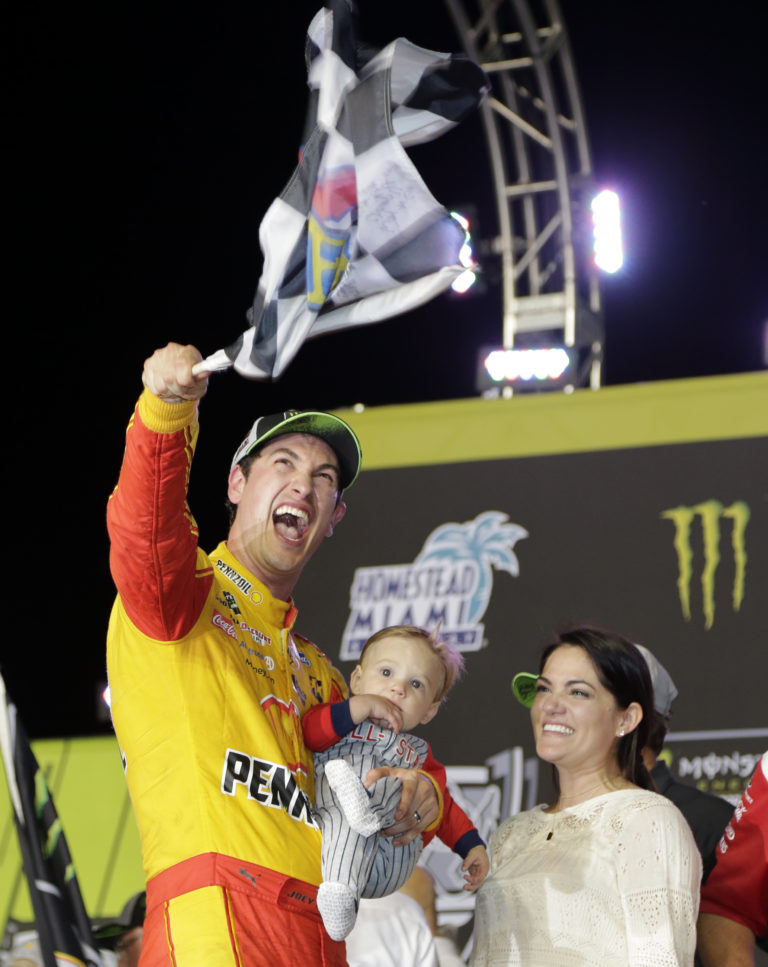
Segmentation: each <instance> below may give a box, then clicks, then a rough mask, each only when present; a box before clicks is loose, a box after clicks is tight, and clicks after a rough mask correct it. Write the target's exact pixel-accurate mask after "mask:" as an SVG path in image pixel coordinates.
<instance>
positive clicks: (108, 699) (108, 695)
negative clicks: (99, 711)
mask: <svg viewBox="0 0 768 967" xmlns="http://www.w3.org/2000/svg"><path fill="white" fill-rule="evenodd" d="M101 698H102V700H103V702H104V704H105V705H106V706H107V708H112V692H111V690H110V687H109V685H107V687H106V688H105V689H104V691H103V692H102V693H101Z"/></svg>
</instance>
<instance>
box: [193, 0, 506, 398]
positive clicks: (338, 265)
mask: <svg viewBox="0 0 768 967" xmlns="http://www.w3.org/2000/svg"><path fill="white" fill-rule="evenodd" d="M307 63H308V69H309V77H308V83H309V88H310V107H309V112H308V118H307V129H306V132H305V133H306V135H307V136H306V138H305V142H304V148H303V151H302V155H301V160H300V162H299V165H298V167H297V168H296V170H295V171H294V174H293V177H292V178H291V180H290V181H289V182H288V185H287V186H286V188H285V189H284V191H283V193H282V194H281V195H280V197H279V198H276V199H275V201H274V202H273V203H272V205H271V206H270V208H269V209H268V211H267V213H266V215H265V216H264V219H263V221H262V223H261V226H260V230H259V239H260V244H261V249H262V253H263V255H264V266H263V271H262V275H261V279H260V280H259V285H258V289H257V292H256V297H255V299H254V303H253V307H252V308H251V309H250V310H249V312H248V320H249V322H250V323H251V328H249V329H248V330H246V332H244V333H243V334H242V335H241V336H240V338H239V339H238V340H237V342H235V343H233V344H232V345H231V346H229V347H227V348H226V349H221V350H219V351H218V352H216V353H214V354H213V355H212V356H209V357H208V358H207V359H206V360H204V361H203V362H202V363H199V364H198V367H197V369H198V371H203V370H205V371H213V370H217V369H227V368H229V367H230V366H234V367H235V369H236V370H237V371H238V372H239V373H241V374H242V375H243V376H248V377H250V378H252V379H270V378H277V377H278V376H279V375H280V374H281V373H282V372H283V370H284V369H285V367H286V366H287V365H288V363H289V362H290V361H291V359H293V357H294V356H295V354H296V352H297V351H298V349H299V347H300V346H301V344H302V343H303V342H304V340H305V339H308V338H310V337H312V336H318V335H320V334H322V333H326V332H332V331H334V330H336V329H343V328H346V327H347V326H359V325H364V324H366V323H370V322H378V321H380V320H382V319H386V318H388V317H390V316H395V315H398V314H399V313H402V312H406V311H407V310H409V309H413V308H415V307H416V306H418V305H421V304H422V303H424V302H427V301H429V300H430V299H432V298H433V297H434V296H436V295H438V294H439V293H440V292H443V291H444V290H445V289H447V288H448V286H450V284H451V283H452V282H453V280H454V279H455V278H456V277H457V276H458V275H460V274H461V272H462V271H463V266H462V265H461V264H460V262H459V250H460V249H461V247H462V245H463V243H464V241H465V234H464V230H463V229H462V228H461V227H460V226H459V224H458V223H457V222H456V221H455V219H453V218H452V217H451V216H450V215H449V213H448V212H447V211H446V209H445V208H444V207H442V206H441V205H440V204H439V203H438V202H437V201H436V200H435V199H434V198H433V196H432V195H431V193H430V192H429V190H428V188H427V186H426V185H425V184H424V182H423V181H422V179H421V177H420V175H419V173H418V171H417V170H416V167H415V166H414V164H413V163H412V161H411V160H410V158H409V157H408V155H407V154H406V152H405V147H404V146H408V145H413V144H419V143H422V142H424V141H430V140H432V139H434V138H436V137H438V136H439V135H441V134H443V133H444V132H445V131H447V130H449V129H450V128H452V127H455V126H456V124H458V123H459V121H460V120H461V119H462V118H463V117H465V115H467V114H468V113H469V112H471V111H472V110H474V108H475V107H476V106H477V104H478V103H479V101H480V99H481V97H482V96H483V94H484V93H485V91H486V90H487V80H486V77H485V74H484V73H483V71H482V70H481V69H480V68H479V67H478V66H477V65H476V64H474V63H473V62H472V61H470V60H468V59H467V58H466V57H463V56H459V55H453V54H441V53H436V52H434V51H430V50H424V49H423V48H421V47H416V46H414V45H413V44H411V43H410V42H409V41H407V40H404V39H402V38H401V39H399V40H396V41H394V42H393V43H391V44H389V45H388V46H387V47H385V48H383V49H382V50H380V51H376V50H372V49H370V48H363V47H359V46H358V45H357V43H356V39H355V10H354V6H353V4H352V2H351V0H329V2H328V4H327V5H326V6H325V7H323V8H322V9H321V10H320V11H319V12H318V13H317V15H316V16H315V18H314V19H313V21H312V23H311V24H310V27H309V31H308V35H307Z"/></svg>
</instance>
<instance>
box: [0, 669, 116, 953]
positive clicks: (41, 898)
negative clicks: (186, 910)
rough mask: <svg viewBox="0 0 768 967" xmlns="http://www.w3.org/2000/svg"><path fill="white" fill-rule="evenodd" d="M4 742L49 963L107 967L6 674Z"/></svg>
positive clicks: (1, 698)
mask: <svg viewBox="0 0 768 967" xmlns="http://www.w3.org/2000/svg"><path fill="white" fill-rule="evenodd" d="M0 746H1V747H2V754H3V763H4V765H5V772H6V777H7V779H8V789H9V792H10V795H11V803H12V804H13V814H14V821H15V824H16V831H17V833H18V836H19V846H20V848H21V857H22V863H23V867H24V874H25V876H26V878H27V883H28V885H29V893H30V898H31V900H32V909H33V910H34V914H35V928H36V930H37V935H38V941H39V944H40V952H41V955H42V958H43V964H44V967H65V965H66V967H72V965H79V967H103V962H102V959H101V956H100V954H99V952H98V950H97V948H96V945H95V943H94V941H93V935H92V933H91V923H90V920H89V919H88V914H87V913H86V910H85V904H84V903H83V898H82V895H81V893H80V886H79V884H78V882H77V877H76V875H75V870H74V866H73V864H72V857H71V856H70V853H69V847H68V846H67V840H66V837H65V836H64V831H63V829H62V827H61V822H60V820H59V816H58V813H57V812H56V807H55V806H54V804H53V800H52V798H51V794H50V792H49V790H48V784H47V783H46V781H45V776H44V775H43V772H42V770H41V769H40V766H39V765H38V763H37V760H36V758H35V754H34V753H33V751H32V748H31V746H30V744H29V740H28V739H27V736H26V733H25V731H24V729H23V727H22V725H21V723H20V721H19V719H18V715H17V713H16V707H15V706H14V705H13V704H11V703H10V702H9V701H8V698H7V695H6V692H5V682H4V681H3V679H2V676H0Z"/></svg>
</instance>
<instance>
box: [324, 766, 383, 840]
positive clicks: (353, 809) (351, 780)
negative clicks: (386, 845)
mask: <svg viewBox="0 0 768 967" xmlns="http://www.w3.org/2000/svg"><path fill="white" fill-rule="evenodd" d="M325 778H326V779H327V780H328V784H329V786H330V787H331V789H333V794H334V795H335V796H336V799H337V801H338V803H339V806H341V809H342V812H343V813H344V817H345V818H346V820H347V822H348V823H349V825H350V827H351V828H352V829H354V831H355V832H356V833H360V835H361V836H373V834H374V833H378V831H379V830H380V829H381V821H380V819H379V818H378V816H377V815H376V814H375V813H374V811H373V810H372V809H371V800H370V798H369V796H368V793H367V792H366V789H365V786H364V785H363V784H362V782H361V781H360V777H359V776H358V775H357V774H356V773H355V772H354V771H353V769H352V767H351V766H350V765H349V763H348V762H346V761H345V760H344V759H329V760H328V762H326V763H325Z"/></svg>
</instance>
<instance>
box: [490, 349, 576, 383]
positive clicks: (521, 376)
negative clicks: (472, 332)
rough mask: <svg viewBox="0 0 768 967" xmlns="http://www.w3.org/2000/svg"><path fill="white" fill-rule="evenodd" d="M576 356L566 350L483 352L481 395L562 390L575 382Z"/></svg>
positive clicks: (501, 350) (493, 350)
mask: <svg viewBox="0 0 768 967" xmlns="http://www.w3.org/2000/svg"><path fill="white" fill-rule="evenodd" d="M575 362H576V360H575V352H574V351H573V350H568V349H567V348H566V347H565V346H536V347H530V348H520V349H497V348H494V349H484V350H482V351H481V352H480V357H479V362H478V370H477V389H478V392H480V393H485V392H488V391H489V390H490V391H492V390H494V389H498V390H501V389H502V388H503V387H504V386H512V387H513V389H515V390H525V391H531V390H541V389H562V388H563V387H564V386H565V385H566V384H567V383H568V382H569V381H571V380H573V376H574V369H575Z"/></svg>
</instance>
